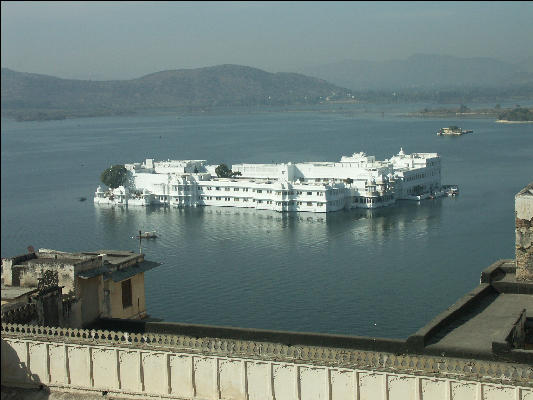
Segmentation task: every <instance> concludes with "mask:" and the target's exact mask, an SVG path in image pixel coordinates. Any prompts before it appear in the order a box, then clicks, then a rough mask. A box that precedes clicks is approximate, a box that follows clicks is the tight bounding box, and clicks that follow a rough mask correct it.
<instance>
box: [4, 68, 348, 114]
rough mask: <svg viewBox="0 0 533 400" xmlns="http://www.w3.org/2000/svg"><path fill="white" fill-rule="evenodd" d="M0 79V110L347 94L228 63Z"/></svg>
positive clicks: (295, 100) (274, 100) (315, 81)
mask: <svg viewBox="0 0 533 400" xmlns="http://www.w3.org/2000/svg"><path fill="white" fill-rule="evenodd" d="M1 78H2V88H1V97H2V110H3V111H6V110H15V109H24V108H32V109H66V110H73V109H79V110H82V109H97V108H98V109H101V108H108V109H109V108H111V109H120V110H126V109H127V110H132V109H138V108H161V107H163V108H166V107H183V106H247V105H269V104H271V105H280V104H281V105H283V104H308V103H310V104H314V103H318V102H320V101H322V100H324V99H325V98H327V97H330V98H332V97H335V98H337V97H339V98H345V97H347V96H348V94H349V90H347V89H345V88H342V87H339V86H336V85H332V84H331V83H329V82H327V81H325V80H323V79H320V78H313V77H307V76H305V75H302V74H298V73H281V72H278V73H270V72H266V71H263V70H260V69H258V68H252V67H246V66H239V65H233V64H223V65H219V66H212V67H202V68H195V69H180V70H166V71H159V72H155V73H151V74H147V75H144V76H141V77H139V78H135V79H128V80H108V81H92V80H78V79H63V78H58V77H55V76H51V75H43V74H35V73H28V72H18V71H14V70H11V69H8V68H2V70H1Z"/></svg>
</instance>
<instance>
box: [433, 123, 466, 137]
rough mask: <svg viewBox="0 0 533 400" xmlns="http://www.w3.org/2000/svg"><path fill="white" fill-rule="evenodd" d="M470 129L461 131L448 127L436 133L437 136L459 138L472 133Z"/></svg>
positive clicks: (455, 127) (454, 127) (456, 127)
mask: <svg viewBox="0 0 533 400" xmlns="http://www.w3.org/2000/svg"><path fill="white" fill-rule="evenodd" d="M473 132H474V131H473V130H472V129H461V128H459V127H458V126H455V125H453V126H449V127H447V128H441V129H439V130H438V131H437V136H459V135H464V134H465V133H473Z"/></svg>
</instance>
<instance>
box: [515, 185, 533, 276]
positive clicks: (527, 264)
mask: <svg viewBox="0 0 533 400" xmlns="http://www.w3.org/2000/svg"><path fill="white" fill-rule="evenodd" d="M515 214H516V253H515V254H516V279H519V280H527V281H533V244H532V243H533V183H530V184H529V185H528V186H527V187H525V188H524V189H523V190H521V191H520V192H519V193H518V194H517V195H516V197H515Z"/></svg>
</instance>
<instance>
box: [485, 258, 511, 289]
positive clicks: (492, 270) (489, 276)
mask: <svg viewBox="0 0 533 400" xmlns="http://www.w3.org/2000/svg"><path fill="white" fill-rule="evenodd" d="M508 263H514V260H509V259H503V260H498V261H496V262H495V263H494V264H492V265H490V266H488V267H487V268H485V269H484V270H483V271H482V272H481V279H480V283H491V282H492V280H493V279H494V278H495V276H496V275H499V274H502V273H503V272H505V267H504V264H508ZM499 270H501V271H499Z"/></svg>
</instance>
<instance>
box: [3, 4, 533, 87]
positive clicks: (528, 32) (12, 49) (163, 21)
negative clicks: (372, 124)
mask: <svg viewBox="0 0 533 400" xmlns="http://www.w3.org/2000/svg"><path fill="white" fill-rule="evenodd" d="M1 11H2V13H1V24H2V25H1V30H2V43H1V59H2V67H7V68H11V69H14V70H17V71H24V72H36V73H43V74H48V75H55V76H59V77H64V78H78V79H116V78H122V79H127V78H135V77H139V76H142V75H145V74H148V73H152V72H157V71H162V70H168V69H180V68H196V67H204V66H211V65H218V64H241V65H248V66H253V67H257V68H261V69H264V70H267V71H270V72H278V71H287V72H290V71H295V70H298V68H299V67H304V66H314V65H321V64H328V63H332V62H336V61H341V60H345V59H354V60H374V61H377V60H390V59H405V58H407V57H408V56H410V55H412V54H415V53H428V54H446V55H453V56H459V57H494V58H498V59H502V60H505V59H507V60H509V61H518V60H521V59H525V58H531V57H532V56H533V2H505V3H504V2H152V3H150V2H131V3H130V2H18V1H2V4H1Z"/></svg>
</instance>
